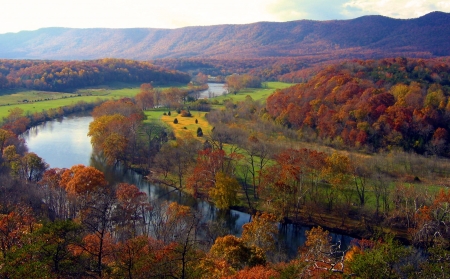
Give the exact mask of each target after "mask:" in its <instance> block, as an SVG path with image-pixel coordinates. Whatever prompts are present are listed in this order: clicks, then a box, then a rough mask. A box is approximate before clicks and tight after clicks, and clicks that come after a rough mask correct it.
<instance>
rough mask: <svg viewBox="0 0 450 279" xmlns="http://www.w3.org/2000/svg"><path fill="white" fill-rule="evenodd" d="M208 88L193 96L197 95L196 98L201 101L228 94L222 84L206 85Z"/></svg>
mask: <svg viewBox="0 0 450 279" xmlns="http://www.w3.org/2000/svg"><path fill="white" fill-rule="evenodd" d="M208 87H209V88H208V89H206V90H203V91H200V92H198V93H194V94H198V98H201V99H205V98H208V99H210V98H214V97H217V96H221V95H224V94H227V93H228V90H227V89H226V88H225V84H224V83H208Z"/></svg>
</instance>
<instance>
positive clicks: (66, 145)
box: [22, 115, 352, 256]
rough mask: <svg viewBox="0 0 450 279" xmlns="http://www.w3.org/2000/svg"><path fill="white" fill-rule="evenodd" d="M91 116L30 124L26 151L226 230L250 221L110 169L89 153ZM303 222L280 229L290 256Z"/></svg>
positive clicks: (236, 231) (347, 239)
mask: <svg viewBox="0 0 450 279" xmlns="http://www.w3.org/2000/svg"><path fill="white" fill-rule="evenodd" d="M91 121H92V116H89V115H76V116H69V117H64V118H63V119H57V120H52V121H48V122H45V123H43V124H41V125H38V126H36V127H33V128H31V129H30V130H28V131H27V132H25V133H24V134H23V135H22V137H23V138H24V139H25V141H26V142H27V146H28V149H29V151H30V152H34V153H36V154H37V155H39V156H40V157H41V158H43V159H44V160H45V161H46V162H47V163H48V164H49V165H50V167H51V168H70V167H71V166H73V165H76V164H83V165H90V166H93V167H95V168H97V169H99V170H101V171H103V172H104V173H105V176H106V179H107V180H108V181H109V182H110V183H120V182H126V183H130V184H134V185H136V186H138V187H139V188H140V189H141V191H143V192H145V193H147V195H148V196H149V198H150V200H155V199H164V200H169V201H176V202H178V203H180V204H184V205H189V206H191V207H193V208H195V209H197V210H199V211H201V212H202V214H203V217H204V221H208V220H219V221H220V222H222V223H223V224H226V227H227V228H228V230H229V233H231V234H234V235H238V236H239V235H240V234H241V232H242V225H243V224H245V223H247V222H249V221H250V215H249V214H246V213H242V212H239V211H235V210H230V211H219V210H218V209H216V208H215V207H214V205H212V204H210V203H208V202H205V201H200V200H196V199H194V198H193V197H191V196H189V195H186V194H180V193H178V192H175V191H173V189H171V188H169V187H164V186H157V185H153V184H150V183H148V182H147V181H146V180H145V179H143V178H142V176H141V175H139V174H137V173H135V172H133V171H130V170H128V171H124V170H122V169H117V168H116V169H113V168H111V167H108V166H107V165H106V164H105V163H104V161H103V160H101V159H99V158H98V157H97V156H95V155H93V153H92V146H91V143H90V138H89V137H88V136H87V133H88V130H89V123H90V122H91ZM308 229H309V228H308V227H304V226H294V225H288V226H286V227H285V228H284V229H283V230H280V235H279V237H280V241H281V242H283V243H284V244H285V246H286V249H287V251H288V254H289V255H291V256H293V255H295V254H296V252H297V248H298V247H299V246H300V245H302V244H303V243H304V242H305V240H306V239H305V231H307V230H308ZM331 236H332V238H333V241H335V242H337V241H341V242H342V243H343V245H344V246H347V245H349V244H350V241H351V240H352V238H351V237H349V236H345V235H338V234H331Z"/></svg>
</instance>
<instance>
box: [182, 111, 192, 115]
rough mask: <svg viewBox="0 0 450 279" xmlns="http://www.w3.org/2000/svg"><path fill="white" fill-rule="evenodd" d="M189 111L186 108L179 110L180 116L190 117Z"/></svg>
mask: <svg viewBox="0 0 450 279" xmlns="http://www.w3.org/2000/svg"><path fill="white" fill-rule="evenodd" d="M191 116H192V115H191V112H190V111H187V110H182V111H181V117H191Z"/></svg>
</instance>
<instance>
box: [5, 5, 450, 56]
mask: <svg viewBox="0 0 450 279" xmlns="http://www.w3.org/2000/svg"><path fill="white" fill-rule="evenodd" d="M449 38H450V14H449V13H443V12H433V13H430V14H427V15H425V16H422V17H420V18H416V19H408V20H401V19H392V18H388V17H383V16H364V17H360V18H356V19H352V20H333V21H311V20H299V21H291V22H258V23H253V24H245V25H216V26H202V27H200V26H197V27H185V28H179V29H152V28H131V29H103V28H93V29H72V28H56V27H55V28H44V29H39V30H36V31H22V32H18V33H7V34H0V58H14V59H62V60H72V59H96V58H103V57H115V58H128V59H139V60H147V59H158V58H181V57H205V58H260V57H280V56H286V57H287V56H316V55H317V56H323V55H326V56H328V57H330V58H334V59H338V58H378V57H386V56H391V57H392V56H409V57H436V56H448V55H450V40H449Z"/></svg>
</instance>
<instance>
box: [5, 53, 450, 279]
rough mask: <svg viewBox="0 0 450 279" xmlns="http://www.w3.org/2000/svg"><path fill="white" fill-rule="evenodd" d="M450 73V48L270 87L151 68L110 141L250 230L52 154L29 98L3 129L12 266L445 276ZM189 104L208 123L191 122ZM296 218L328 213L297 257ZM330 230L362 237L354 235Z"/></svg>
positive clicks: (109, 271)
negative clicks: (235, 212) (200, 89)
mask: <svg viewBox="0 0 450 279" xmlns="http://www.w3.org/2000/svg"><path fill="white" fill-rule="evenodd" d="M448 74H449V62H448V60H446V59H430V60H420V59H405V58H396V59H383V60H367V61H362V60H354V61H347V62H343V63H342V62H341V63H337V64H333V65H328V66H326V67H324V68H323V69H320V70H318V72H317V74H316V75H311V76H309V77H308V79H307V81H306V82H305V83H302V84H298V85H294V86H292V87H289V88H286V89H281V90H277V91H276V92H275V93H274V94H273V95H271V96H270V97H269V98H268V99H267V100H257V99H253V98H252V95H251V94H248V96H246V97H245V99H244V100H243V101H239V102H238V101H234V100H233V96H234V94H230V95H229V98H228V99H225V100H224V101H222V102H218V101H215V100H214V99H212V100H202V99H198V100H196V99H195V98H193V99H189V98H187V97H186V95H184V94H183V91H182V90H179V89H177V88H172V89H168V90H167V91H165V93H162V92H164V91H162V92H161V91H159V90H158V89H155V88H154V87H153V86H152V85H151V84H150V83H144V84H142V85H141V89H140V92H139V93H138V94H137V95H136V96H135V97H134V98H124V99H120V100H108V101H103V102H101V103H98V104H96V107H95V108H94V109H93V111H92V115H93V118H94V120H93V122H92V123H91V124H90V127H89V135H90V136H91V141H92V145H93V147H94V151H95V152H96V154H98V155H101V156H103V158H104V160H105V162H106V163H107V164H110V165H112V166H114V165H116V166H118V165H120V166H124V167H126V168H132V169H136V170H138V171H140V172H142V173H144V174H145V175H146V178H147V179H148V180H149V181H151V182H153V183H158V184H161V185H166V186H169V187H171V188H173V189H174V190H176V191H180V192H181V191H182V192H185V193H188V194H190V195H192V196H194V197H196V198H198V199H201V200H205V201H208V202H211V203H213V204H215V205H216V207H217V208H219V209H221V210H224V211H226V210H228V209H229V208H235V209H239V210H243V211H247V212H250V213H251V214H252V215H253V217H252V220H251V222H249V223H247V224H246V225H244V227H243V232H242V235H240V236H235V235H232V234H230V232H229V231H227V230H226V229H225V228H224V224H223V223H220V222H209V223H205V222H204V221H203V220H202V213H201V212H198V211H195V210H193V209H192V208H190V207H186V206H183V205H179V204H177V203H168V202H161V201H155V200H149V198H148V197H147V195H146V194H145V193H144V192H141V190H140V189H139V188H137V187H136V186H134V185H130V184H118V185H111V184H109V183H108V182H107V181H106V179H105V177H104V174H103V173H101V172H100V171H98V170H97V169H95V168H93V167H89V166H83V165H76V166H73V167H71V168H69V169H54V168H49V166H48V165H47V164H46V163H45V162H44V160H42V159H41V158H39V156H38V155H37V154H34V153H32V152H28V151H27V148H26V143H25V142H24V141H23V140H22V139H21V138H20V137H18V135H19V134H20V133H21V132H23V130H24V129H26V127H27V125H25V124H26V123H28V122H29V121H30V117H29V116H27V115H25V114H24V112H23V111H21V110H14V109H13V110H11V113H10V115H9V116H8V117H7V118H5V119H4V122H3V126H2V128H1V129H0V148H1V149H0V151H1V152H2V157H1V159H0V163H1V165H0V166H1V168H0V176H1V178H0V205H1V207H0V251H1V254H0V260H1V261H0V276H1V278H20V277H22V278H23V277H24V278H261V279H262V278H445V276H447V274H449V273H450V264H449V263H450V251H449V247H450V243H449V239H450V231H449V229H448V228H449V225H450V210H449V209H450V207H449V206H450V192H449V191H448V186H450V185H449V167H450V161H448V159H447V157H448V155H449V153H448V152H449V150H448V149H447V148H448V144H447V140H448V139H447V137H448V135H447V133H448V132H447V131H448V129H449V127H448V124H447V123H448V119H447V118H446V117H447V114H448V103H449V100H448V95H449V87H448V86H449V85H450V84H449V77H448ZM239 76H241V77H242V79H239V78H237V75H235V76H234V79H233V76H230V77H228V78H227V79H226V80H227V82H229V85H233V82H234V88H235V89H237V90H236V92H232V93H235V94H240V92H241V91H245V90H244V89H243V88H240V87H241V85H240V84H237V86H236V82H237V83H239V82H246V81H248V80H251V81H254V82H255V83H256V84H257V83H258V82H261V81H264V79H263V78H262V77H260V76H257V75H255V76H251V75H248V76H246V75H239ZM245 77H247V78H248V79H246V78H245ZM250 77H253V78H250ZM193 79H194V80H195V81H197V82H199V83H201V82H200V81H203V82H205V80H206V79H205V76H204V75H203V74H198V75H197V76H195V77H193ZM253 86H254V85H253ZM244 94H247V93H244ZM161 96H164V97H163V98H161ZM155 107H157V108H155ZM197 110H201V113H200V112H199V111H197ZM62 111H64V110H62ZM154 114H159V115H160V116H159V117H160V118H161V119H165V120H169V121H171V123H172V124H171V125H170V126H168V125H166V124H164V123H163V122H161V121H159V120H154V119H149V118H150V116H151V115H154ZM186 118H190V119H193V118H195V123H196V124H197V125H198V128H199V129H200V131H201V133H199V132H198V131H199V130H198V129H197V132H196V133H190V132H189V131H187V129H185V128H186V127H183V125H179V123H181V122H182V121H183V119H186ZM175 120H176V121H175ZM203 121H204V122H203ZM204 123H207V124H204ZM287 224H297V225H300V224H307V225H311V226H313V228H312V229H311V230H309V231H308V232H307V235H306V242H305V244H304V245H303V246H302V247H300V248H299V250H298V253H297V255H296V256H295V257H292V256H289V255H288V254H287V253H286V249H285V248H286V247H283V245H282V241H281V240H280V239H279V238H278V237H279V234H278V232H279V230H283V229H285V228H286V225H287ZM330 231H333V232H344V233H346V234H349V235H352V236H355V237H356V238H355V240H354V241H353V243H352V246H351V247H343V246H341V245H340V243H333V242H331V237H330Z"/></svg>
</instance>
